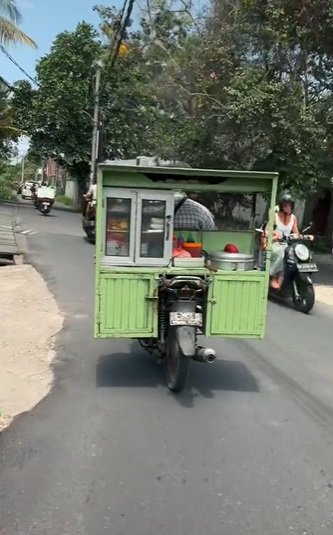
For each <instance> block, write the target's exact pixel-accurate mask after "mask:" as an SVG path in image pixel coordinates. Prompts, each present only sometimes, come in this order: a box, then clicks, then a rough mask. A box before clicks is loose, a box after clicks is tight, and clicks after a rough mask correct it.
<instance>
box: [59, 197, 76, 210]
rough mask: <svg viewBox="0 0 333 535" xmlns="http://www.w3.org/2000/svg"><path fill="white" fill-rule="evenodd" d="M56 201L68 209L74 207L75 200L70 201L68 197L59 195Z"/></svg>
mask: <svg viewBox="0 0 333 535" xmlns="http://www.w3.org/2000/svg"><path fill="white" fill-rule="evenodd" d="M56 201H57V202H58V203H60V204H63V205H65V206H68V207H72V206H74V201H73V199H70V198H69V197H66V195H57V197H56Z"/></svg>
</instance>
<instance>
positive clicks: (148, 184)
mask: <svg viewBox="0 0 333 535" xmlns="http://www.w3.org/2000/svg"><path fill="white" fill-rule="evenodd" d="M98 168H99V180H102V182H103V184H104V185H105V186H117V187H119V186H120V187H138V188H154V189H155V188H157V189H171V190H172V189H175V188H182V189H184V190H193V189H199V190H215V191H225V192H244V193H251V192H269V191H271V190H272V189H273V184H274V186H275V187H276V182H277V179H278V173H272V172H267V173H266V172H261V171H237V170H218V169H193V168H190V167H189V168H178V167H159V166H156V167H152V166H151V167H150V166H149V167H143V166H138V165H135V166H128V165H121V164H120V165H117V164H115V165H113V164H107V163H104V164H100V165H99V166H98Z"/></svg>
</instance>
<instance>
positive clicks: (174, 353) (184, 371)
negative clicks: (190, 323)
mask: <svg viewBox="0 0 333 535" xmlns="http://www.w3.org/2000/svg"><path fill="white" fill-rule="evenodd" d="M189 371H190V359H189V357H185V356H184V355H183V353H182V350H181V348H180V346H179V343H178V340H177V336H176V328H172V327H171V328H170V329H169V332H168V339H167V343H166V355H165V374H166V382H167V385H168V388H169V390H171V392H180V391H181V390H183V389H184V387H185V385H186V381H187V378H188V374H189Z"/></svg>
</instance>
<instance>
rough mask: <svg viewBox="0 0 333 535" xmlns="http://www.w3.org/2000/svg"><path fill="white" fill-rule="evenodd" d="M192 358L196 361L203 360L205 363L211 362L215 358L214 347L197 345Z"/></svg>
mask: <svg viewBox="0 0 333 535" xmlns="http://www.w3.org/2000/svg"><path fill="white" fill-rule="evenodd" d="M193 360H196V361H197V362H205V363H207V364H213V362H215V360H216V353H215V350H214V349H210V348H209V347H199V348H198V350H197V352H196V354H195V355H194V357H193Z"/></svg>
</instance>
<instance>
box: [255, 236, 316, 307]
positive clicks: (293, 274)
mask: <svg viewBox="0 0 333 535" xmlns="http://www.w3.org/2000/svg"><path fill="white" fill-rule="evenodd" d="M310 228H311V225H310V226H308V227H307V228H306V229H304V230H303V232H302V234H301V235H300V236H295V235H291V236H284V237H283V238H281V239H280V240H279V242H280V243H284V244H286V245H287V247H286V249H285V253H284V268H283V282H282V285H281V287H280V288H279V289H275V288H271V287H270V288H269V296H270V297H272V298H274V299H279V300H282V301H288V300H290V299H292V301H293V303H294V306H295V308H296V309H297V310H298V311H299V312H303V313H304V314H308V313H309V312H310V311H311V310H312V308H313V306H314V303H315V291H314V287H313V281H312V275H313V273H317V272H318V271H319V269H318V267H317V265H316V263H315V262H313V259H312V253H311V251H310V249H309V248H308V247H307V246H306V245H305V243H304V242H306V241H310V240H311V237H310V236H308V235H306V234H305V233H306V232H308V231H309V230H310ZM258 232H259V233H260V232H261V233H262V234H263V233H264V230H263V229H258Z"/></svg>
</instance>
